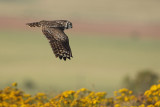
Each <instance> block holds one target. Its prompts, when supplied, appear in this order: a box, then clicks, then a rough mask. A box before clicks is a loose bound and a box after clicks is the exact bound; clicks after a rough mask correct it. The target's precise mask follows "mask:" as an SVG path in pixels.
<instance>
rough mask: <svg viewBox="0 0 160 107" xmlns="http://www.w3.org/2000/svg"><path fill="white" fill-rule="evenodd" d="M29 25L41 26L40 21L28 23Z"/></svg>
mask: <svg viewBox="0 0 160 107" xmlns="http://www.w3.org/2000/svg"><path fill="white" fill-rule="evenodd" d="M26 25H28V26H29V27H41V24H40V22H33V23H27V24H26Z"/></svg>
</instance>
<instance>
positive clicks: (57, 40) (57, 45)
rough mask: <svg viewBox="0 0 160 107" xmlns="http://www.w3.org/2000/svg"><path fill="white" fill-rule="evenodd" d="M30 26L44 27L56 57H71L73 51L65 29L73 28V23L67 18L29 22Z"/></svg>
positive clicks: (43, 29)
mask: <svg viewBox="0 0 160 107" xmlns="http://www.w3.org/2000/svg"><path fill="white" fill-rule="evenodd" d="M26 25H28V26H29V27H42V32H43V34H44V35H45V36H46V38H47V39H48V40H49V43H50V45H51V48H52V50H53V53H54V54H55V56H56V57H59V58H60V59H63V60H64V61H66V59H67V58H68V59H71V57H73V56H72V51H71V48H70V45H69V39H68V36H67V35H66V34H65V33H64V30H65V29H70V28H72V23H71V22H70V21H67V20H53V21H46V20H42V21H40V22H33V23H27V24H26Z"/></svg>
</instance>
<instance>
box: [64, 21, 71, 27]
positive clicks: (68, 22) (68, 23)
mask: <svg viewBox="0 0 160 107" xmlns="http://www.w3.org/2000/svg"><path fill="white" fill-rule="evenodd" d="M70 28H72V23H71V22H70V21H67V22H66V25H65V29H70Z"/></svg>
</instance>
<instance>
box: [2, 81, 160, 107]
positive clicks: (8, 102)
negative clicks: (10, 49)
mask: <svg viewBox="0 0 160 107" xmlns="http://www.w3.org/2000/svg"><path fill="white" fill-rule="evenodd" d="M106 95H107V93H106V92H94V91H90V90H88V89H85V88H82V89H80V90H77V91H73V90H69V91H64V92H63V93H61V94H59V95H57V96H55V97H53V98H48V97H47V95H46V94H45V93H37V94H36V95H34V96H31V95H29V94H25V93H24V92H23V91H21V90H20V89H18V88H17V83H13V84H12V86H10V87H6V88H4V89H3V90H0V107H160V84H157V85H153V86H151V88H150V89H149V90H147V91H146V92H145V93H144V94H142V95H139V96H135V95H133V92H132V91H131V90H128V89H126V88H123V89H120V90H118V91H115V92H114V97H113V98H112V97H108V98H107V97H106Z"/></svg>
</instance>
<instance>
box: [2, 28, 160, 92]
mask: <svg viewBox="0 0 160 107" xmlns="http://www.w3.org/2000/svg"><path fill="white" fill-rule="evenodd" d="M67 34H69V38H70V45H71V48H72V52H73V59H72V60H70V61H68V60H67V61H66V62H64V61H60V60H59V59H56V58H55V56H54V55H53V53H52V50H51V48H50V46H49V43H48V41H47V39H46V38H44V36H43V35H42V33H41V32H39V33H38V32H29V31H28V32H27V31H23V32H22V31H20V32H19V31H8V30H6V31H5V30H2V31H0V49H1V51H0V73H1V75H0V81H1V82H0V85H1V88H2V87H4V86H6V85H8V84H9V83H12V82H18V83H19V86H20V87H22V88H23V84H24V82H25V81H26V80H31V81H33V82H34V83H35V84H36V86H35V87H36V88H35V89H34V90H32V92H38V91H39V90H41V91H50V90H56V91H57V90H58V91H63V90H68V89H72V90H74V89H79V88H82V87H85V88H89V89H92V90H97V91H107V92H113V91H114V90H116V89H118V88H120V86H121V81H122V79H123V77H124V76H125V75H132V76H134V75H135V74H136V73H137V72H138V71H139V70H143V69H151V70H153V71H155V72H157V73H159V71H160V57H159V55H160V48H159V47H160V42H159V40H156V39H141V38H136V39H135V38H129V37H117V36H116V37H115V36H113V37H112V36H108V35H98V36H97V35H95V36H94V35H93V34H87V35H85V34H83V33H81V34H76V33H72V34H71V33H70V32H67ZM111 81H112V82H111ZM24 90H26V89H24Z"/></svg>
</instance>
